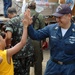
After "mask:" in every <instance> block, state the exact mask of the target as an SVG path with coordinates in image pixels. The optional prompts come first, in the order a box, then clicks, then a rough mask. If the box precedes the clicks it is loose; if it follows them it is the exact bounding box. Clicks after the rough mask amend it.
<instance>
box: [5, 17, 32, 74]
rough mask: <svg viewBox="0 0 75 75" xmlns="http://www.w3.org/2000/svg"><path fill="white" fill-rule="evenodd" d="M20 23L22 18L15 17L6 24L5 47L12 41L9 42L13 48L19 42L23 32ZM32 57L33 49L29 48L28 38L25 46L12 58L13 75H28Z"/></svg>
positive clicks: (29, 41)
mask: <svg viewBox="0 0 75 75" xmlns="http://www.w3.org/2000/svg"><path fill="white" fill-rule="evenodd" d="M21 21H22V16H16V17H14V18H12V19H10V20H9V21H8V22H7V23H6V31H7V45H9V44H10V41H12V40H14V41H12V42H13V43H12V42H11V46H14V45H15V44H16V43H17V42H19V41H20V39H21V36H22V32H23V24H22V22H21ZM32 55H33V47H32V46H31V40H30V38H29V37H28V40H27V43H26V45H25V46H24V47H23V48H22V50H20V51H19V52H18V53H17V54H15V55H14V56H13V61H14V73H15V74H14V75H29V70H30V60H31V56H32Z"/></svg>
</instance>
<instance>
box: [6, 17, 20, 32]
mask: <svg viewBox="0 0 75 75" xmlns="http://www.w3.org/2000/svg"><path fill="white" fill-rule="evenodd" d="M19 22H20V18H19V17H14V18H12V19H10V20H9V21H7V22H6V23H5V24H6V31H11V32H12V33H13V29H14V27H15V26H16V24H17V23H19Z"/></svg>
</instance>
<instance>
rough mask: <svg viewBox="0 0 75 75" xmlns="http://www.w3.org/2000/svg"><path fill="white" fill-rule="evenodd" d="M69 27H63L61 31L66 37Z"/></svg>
mask: <svg viewBox="0 0 75 75" xmlns="http://www.w3.org/2000/svg"><path fill="white" fill-rule="evenodd" d="M67 30H68V29H64V28H61V32H62V36H63V37H64V35H65V34H66V32H67Z"/></svg>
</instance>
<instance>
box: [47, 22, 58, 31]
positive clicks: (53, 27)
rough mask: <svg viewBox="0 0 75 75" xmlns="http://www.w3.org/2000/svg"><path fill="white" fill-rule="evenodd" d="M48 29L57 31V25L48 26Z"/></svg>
mask: <svg viewBox="0 0 75 75" xmlns="http://www.w3.org/2000/svg"><path fill="white" fill-rule="evenodd" d="M48 28H49V29H50V30H54V29H55V30H57V29H58V23H54V24H49V25H48Z"/></svg>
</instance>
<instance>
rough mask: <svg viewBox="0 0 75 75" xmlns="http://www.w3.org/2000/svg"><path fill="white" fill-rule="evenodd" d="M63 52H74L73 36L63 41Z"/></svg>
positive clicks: (74, 40)
mask: <svg viewBox="0 0 75 75" xmlns="http://www.w3.org/2000/svg"><path fill="white" fill-rule="evenodd" d="M65 53H67V54H75V38H70V39H67V40H66V41H65Z"/></svg>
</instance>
